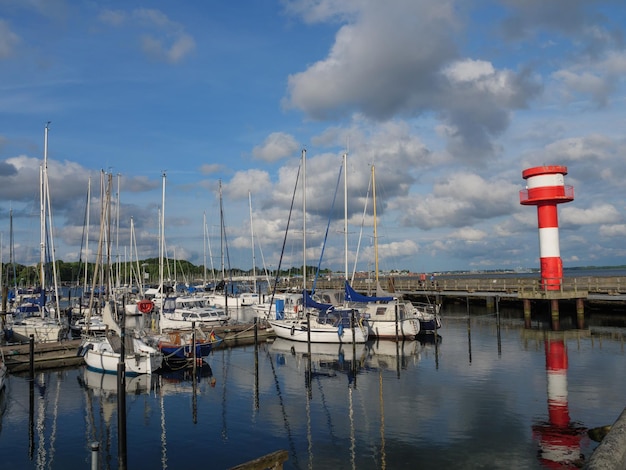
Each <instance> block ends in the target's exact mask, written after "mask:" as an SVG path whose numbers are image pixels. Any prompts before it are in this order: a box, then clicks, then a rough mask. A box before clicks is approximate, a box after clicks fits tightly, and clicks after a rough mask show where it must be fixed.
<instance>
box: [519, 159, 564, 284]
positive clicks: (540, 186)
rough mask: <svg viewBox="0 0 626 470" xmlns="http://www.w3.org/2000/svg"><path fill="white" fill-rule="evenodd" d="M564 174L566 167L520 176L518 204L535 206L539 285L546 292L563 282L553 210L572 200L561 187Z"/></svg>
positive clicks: (543, 168)
mask: <svg viewBox="0 0 626 470" xmlns="http://www.w3.org/2000/svg"><path fill="white" fill-rule="evenodd" d="M566 174H567V167H566V166H560V165H549V166H537V167H534V168H528V169H526V170H524V171H523V172H522V177H523V178H524V179H525V180H526V189H524V190H522V191H520V204H522V205H525V206H537V218H538V225H539V257H540V259H541V285H542V287H543V288H544V289H546V290H559V289H560V287H561V281H562V279H563V263H562V261H561V253H560V248H559V219H558V214H557V209H556V206H557V204H562V203H564V202H570V201H573V200H574V188H573V187H572V186H565V183H564V178H563V177H564V176H565V175H566Z"/></svg>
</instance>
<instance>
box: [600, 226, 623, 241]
mask: <svg viewBox="0 0 626 470" xmlns="http://www.w3.org/2000/svg"><path fill="white" fill-rule="evenodd" d="M598 232H599V233H600V235H602V236H603V237H611V238H613V237H618V238H623V237H626V224H602V225H600V227H599V229H598Z"/></svg>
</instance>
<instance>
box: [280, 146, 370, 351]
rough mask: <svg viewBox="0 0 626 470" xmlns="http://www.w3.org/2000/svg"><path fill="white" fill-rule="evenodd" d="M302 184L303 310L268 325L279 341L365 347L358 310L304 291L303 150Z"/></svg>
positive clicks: (304, 178)
mask: <svg viewBox="0 0 626 470" xmlns="http://www.w3.org/2000/svg"><path fill="white" fill-rule="evenodd" d="M302 181H303V183H302V206H303V207H302V215H303V222H302V226H303V230H302V244H303V247H302V251H303V264H302V267H303V269H302V273H303V283H302V286H303V291H302V299H303V301H302V305H303V308H302V309H300V310H298V309H296V311H295V312H293V313H291V312H288V314H287V312H285V313H284V314H283V315H282V316H281V315H280V314H278V313H277V315H276V318H275V319H270V320H268V322H269V324H270V325H271V327H272V329H273V330H274V332H275V334H276V336H277V337H278V338H284V339H288V340H292V341H301V342H305V341H306V342H309V343H365V342H366V341H367V337H368V330H367V327H366V326H365V325H364V324H363V321H362V318H361V315H360V312H359V311H358V310H356V309H355V308H351V307H347V308H344V307H339V306H334V305H330V304H322V303H319V302H315V301H314V300H313V299H312V298H311V296H310V295H309V294H308V292H307V290H306V150H302ZM276 311H277V312H278V310H276Z"/></svg>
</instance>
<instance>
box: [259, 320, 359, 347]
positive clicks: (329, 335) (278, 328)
mask: <svg viewBox="0 0 626 470" xmlns="http://www.w3.org/2000/svg"><path fill="white" fill-rule="evenodd" d="M269 324H270V325H271V326H272V329H273V330H274V333H275V334H276V336H277V337H278V338H283V339H288V340H291V341H301V342H306V341H309V333H308V328H307V321H306V320H269ZM310 324H311V333H310V341H311V343H348V344H351V343H365V342H366V341H367V335H368V334H367V329H366V328H364V327H360V326H356V327H355V328H338V327H336V326H332V325H320V324H317V322H316V321H315V320H313V319H311V322H310Z"/></svg>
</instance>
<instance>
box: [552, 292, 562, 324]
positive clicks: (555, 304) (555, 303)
mask: <svg viewBox="0 0 626 470" xmlns="http://www.w3.org/2000/svg"><path fill="white" fill-rule="evenodd" d="M550 313H551V316H552V329H553V330H554V331H559V330H560V329H561V322H560V320H559V300H558V299H551V300H550Z"/></svg>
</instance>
